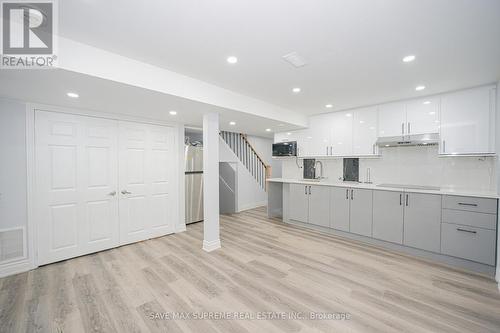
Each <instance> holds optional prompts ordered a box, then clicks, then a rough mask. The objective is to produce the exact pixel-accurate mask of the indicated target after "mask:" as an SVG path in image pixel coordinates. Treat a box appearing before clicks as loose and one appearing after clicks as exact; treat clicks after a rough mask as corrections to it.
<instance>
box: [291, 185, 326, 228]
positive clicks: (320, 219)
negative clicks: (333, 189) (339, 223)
mask: <svg viewBox="0 0 500 333" xmlns="http://www.w3.org/2000/svg"><path fill="white" fill-rule="evenodd" d="M288 200H289V210H288V212H289V213H288V217H289V218H290V219H291V220H294V221H298V222H303V223H311V224H314V225H319V226H323V227H329V225H330V207H329V205H330V188H329V187H328V186H314V185H299V184H290V194H289V199H288Z"/></svg>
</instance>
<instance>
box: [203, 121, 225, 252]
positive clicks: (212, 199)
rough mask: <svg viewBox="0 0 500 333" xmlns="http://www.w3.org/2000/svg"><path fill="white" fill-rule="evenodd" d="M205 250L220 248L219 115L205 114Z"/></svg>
mask: <svg viewBox="0 0 500 333" xmlns="http://www.w3.org/2000/svg"><path fill="white" fill-rule="evenodd" d="M203 214H204V221H203V250H205V251H207V252H210V251H213V250H216V249H218V248H220V246H221V245H220V237H219V115H218V114H217V113H207V114H205V115H203Z"/></svg>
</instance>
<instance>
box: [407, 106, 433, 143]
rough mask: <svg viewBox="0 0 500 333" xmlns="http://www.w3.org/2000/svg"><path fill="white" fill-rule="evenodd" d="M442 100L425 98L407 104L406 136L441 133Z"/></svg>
mask: <svg viewBox="0 0 500 333" xmlns="http://www.w3.org/2000/svg"><path fill="white" fill-rule="evenodd" d="M439 103H440V98H439V97H438V98H425V99H418V100H414V101H409V102H408V103H407V104H406V134H408V135H413V134H427V133H439Z"/></svg>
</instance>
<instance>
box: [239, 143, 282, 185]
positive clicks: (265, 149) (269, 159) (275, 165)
mask: <svg viewBox="0 0 500 333" xmlns="http://www.w3.org/2000/svg"><path fill="white" fill-rule="evenodd" d="M247 139H248V142H250V144H251V145H252V146H253V148H254V149H255V151H256V152H257V154H259V156H260V157H261V158H262V159H263V160H264V163H266V164H267V165H270V166H271V168H272V172H271V177H273V178H279V177H281V161H280V160H277V159H273V143H274V140H273V139H268V138H263V137H259V136H252V135H249V136H247Z"/></svg>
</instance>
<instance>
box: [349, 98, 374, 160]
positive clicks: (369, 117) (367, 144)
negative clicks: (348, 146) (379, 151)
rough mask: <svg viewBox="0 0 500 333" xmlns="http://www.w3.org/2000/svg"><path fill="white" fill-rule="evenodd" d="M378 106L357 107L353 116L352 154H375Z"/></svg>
mask: <svg viewBox="0 0 500 333" xmlns="http://www.w3.org/2000/svg"><path fill="white" fill-rule="evenodd" d="M376 141H377V107H369V108H363V109H357V110H354V111H353V118H352V154H353V155H355V156H356V155H375V154H376V146H375V142H376Z"/></svg>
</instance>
